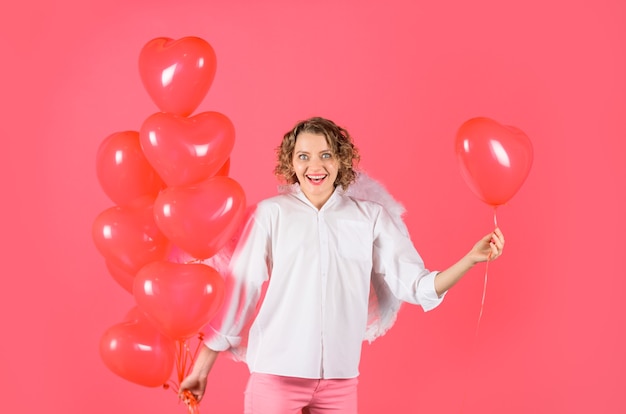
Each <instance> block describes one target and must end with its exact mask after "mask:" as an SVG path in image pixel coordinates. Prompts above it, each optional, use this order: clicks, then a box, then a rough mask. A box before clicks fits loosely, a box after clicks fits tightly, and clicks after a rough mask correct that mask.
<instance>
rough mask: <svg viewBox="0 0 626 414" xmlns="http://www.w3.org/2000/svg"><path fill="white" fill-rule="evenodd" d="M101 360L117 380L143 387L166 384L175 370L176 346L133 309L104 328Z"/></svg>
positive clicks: (101, 340)
mask: <svg viewBox="0 0 626 414" xmlns="http://www.w3.org/2000/svg"><path fill="white" fill-rule="evenodd" d="M100 357H101V358H102V360H103V361H104V364H105V365H106V366H107V367H108V368H109V369H110V370H111V371H113V372H114V373H115V374H117V375H119V376H120V377H122V378H124V379H126V380H128V381H131V382H134V383H136V384H139V385H144V386H146V387H158V386H161V385H163V384H165V383H166V382H167V381H168V379H169V378H170V375H171V373H172V369H173V368H174V361H175V358H176V347H175V343H174V341H173V340H172V339H170V338H168V337H167V336H165V335H164V334H162V333H161V332H160V331H159V330H158V329H157V327H156V326H154V325H153V324H152V323H151V322H150V321H149V320H148V319H147V318H146V317H145V316H142V313H141V312H139V311H138V310H137V309H136V308H134V309H133V310H131V312H129V314H128V315H127V317H126V318H125V320H124V321H123V322H121V323H119V324H117V325H114V326H112V327H110V328H109V329H107V330H106V331H105V332H104V334H103V335H102V338H101V339H100Z"/></svg>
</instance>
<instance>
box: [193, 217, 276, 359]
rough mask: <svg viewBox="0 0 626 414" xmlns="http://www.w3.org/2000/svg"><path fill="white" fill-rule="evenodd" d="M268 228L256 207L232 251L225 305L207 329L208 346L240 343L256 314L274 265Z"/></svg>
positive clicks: (222, 348)
mask: <svg viewBox="0 0 626 414" xmlns="http://www.w3.org/2000/svg"><path fill="white" fill-rule="evenodd" d="M266 229H267V226H265V225H263V223H262V219H261V215H260V209H259V208H257V211H255V213H254V214H253V215H252V217H251V219H250V220H249V221H248V223H247V224H246V227H245V229H244V231H243V234H242V237H241V239H240V240H239V243H238V245H237V248H236V249H235V252H234V253H233V257H232V259H231V262H230V265H229V268H228V274H227V275H226V277H225V282H226V283H225V285H226V291H225V301H224V304H223V305H222V307H221V308H220V311H219V312H218V313H217V315H216V317H215V318H214V319H213V320H212V321H211V323H210V324H209V326H208V329H207V338H206V340H205V345H206V346H208V347H209V348H211V349H213V350H215V351H225V350H228V349H230V348H236V347H238V346H240V345H241V344H242V338H243V334H244V333H245V331H246V329H247V327H248V324H249V323H250V321H251V320H252V318H253V317H254V315H255V313H256V309H257V305H258V303H259V300H260V297H261V292H262V288H263V284H264V283H265V282H266V281H267V280H268V278H269V269H270V268H271V265H272V264H271V260H270V258H271V243H270V235H269V232H268V231H267V230H266Z"/></svg>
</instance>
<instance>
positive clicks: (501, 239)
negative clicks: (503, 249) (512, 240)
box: [493, 228, 504, 244]
mask: <svg viewBox="0 0 626 414" xmlns="http://www.w3.org/2000/svg"><path fill="white" fill-rule="evenodd" d="M493 232H494V234H495V235H496V236H497V238H498V239H499V240H500V241H501V242H502V244H504V234H503V233H502V230H500V228H496V229H495V230H494V231H493Z"/></svg>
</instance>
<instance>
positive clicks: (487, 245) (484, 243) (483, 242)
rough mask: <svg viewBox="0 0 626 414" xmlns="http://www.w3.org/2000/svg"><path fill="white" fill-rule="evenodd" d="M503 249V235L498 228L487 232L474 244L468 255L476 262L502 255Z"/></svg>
mask: <svg viewBox="0 0 626 414" xmlns="http://www.w3.org/2000/svg"><path fill="white" fill-rule="evenodd" d="M503 250H504V235H503V234H502V231H500V229H499V228H496V229H495V230H494V231H493V232H491V233H489V234H487V235H486V236H485V237H483V238H482V239H480V240H479V241H478V243H476V244H475V245H474V248H473V249H472V251H471V252H470V253H469V256H470V257H471V258H472V259H473V260H474V261H475V262H476V263H479V262H486V261H491V260H495V259H497V258H498V257H500V256H501V255H502V251H503Z"/></svg>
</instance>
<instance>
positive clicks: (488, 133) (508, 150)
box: [455, 117, 533, 207]
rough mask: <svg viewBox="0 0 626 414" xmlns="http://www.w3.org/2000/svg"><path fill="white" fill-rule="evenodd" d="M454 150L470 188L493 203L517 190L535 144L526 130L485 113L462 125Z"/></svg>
mask: <svg viewBox="0 0 626 414" xmlns="http://www.w3.org/2000/svg"><path fill="white" fill-rule="evenodd" d="M455 151H456V155H457V160H458V162H459V167H460V169H461V174H462V176H463V178H464V179H465V181H466V182H467V184H468V185H469V187H470V188H471V190H472V191H473V192H474V193H475V194H476V195H477V196H478V197H479V198H480V199H481V200H482V201H484V202H485V203H487V204H489V205H491V206H494V207H497V206H499V205H502V204H505V203H506V202H507V201H509V200H510V199H511V197H513V195H515V193H517V191H518V190H519V189H520V187H521V186H522V184H523V183H524V181H525V180H526V177H527V176H528V173H529V171H530V167H531V165H532V161H533V149H532V145H531V142H530V140H529V139H528V137H527V136H526V134H525V133H524V132H522V131H521V130H519V129H518V128H516V127H512V126H506V125H501V124H500V123H498V122H496V121H494V120H492V119H489V118H484V117H479V118H472V119H470V120H468V121H466V122H465V123H463V124H462V125H461V127H460V128H459V130H458V132H457V135H456V141H455Z"/></svg>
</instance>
